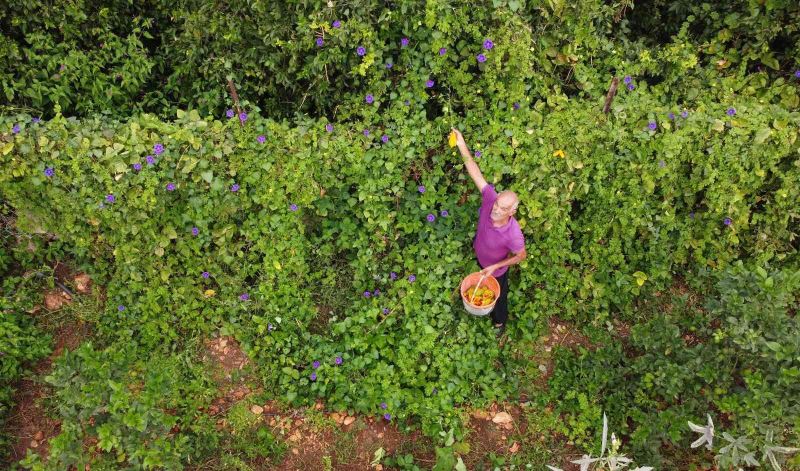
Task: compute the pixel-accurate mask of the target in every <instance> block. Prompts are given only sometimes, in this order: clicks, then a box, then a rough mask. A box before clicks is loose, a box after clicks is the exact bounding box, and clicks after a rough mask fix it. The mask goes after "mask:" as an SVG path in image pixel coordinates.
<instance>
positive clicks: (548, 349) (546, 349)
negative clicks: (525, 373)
mask: <svg viewBox="0 0 800 471" xmlns="http://www.w3.org/2000/svg"><path fill="white" fill-rule="evenodd" d="M552 349H553V347H544V351H545V352H549V351H550V350H552Z"/></svg>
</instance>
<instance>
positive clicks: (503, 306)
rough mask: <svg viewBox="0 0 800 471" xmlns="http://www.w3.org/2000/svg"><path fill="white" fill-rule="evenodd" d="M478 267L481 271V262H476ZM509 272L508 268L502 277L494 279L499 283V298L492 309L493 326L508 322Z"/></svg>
mask: <svg viewBox="0 0 800 471" xmlns="http://www.w3.org/2000/svg"><path fill="white" fill-rule="evenodd" d="M478 266H479V267H481V269H483V268H484V266H483V265H481V262H478ZM509 271H511V268H510V267H509V269H508V270H506V272H505V273H503V276H500V277H496V278H497V282H498V283H500V298H498V299H497V304H495V305H494V309H492V313H491V314H492V321H493V322H494V323H495V324H503V325H505V323H506V321H507V320H508V272H509Z"/></svg>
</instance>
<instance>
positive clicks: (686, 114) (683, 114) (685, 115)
mask: <svg viewBox="0 0 800 471" xmlns="http://www.w3.org/2000/svg"><path fill="white" fill-rule="evenodd" d="M688 116H689V112H688V111H686V110H683V111H681V118H687V117H688Z"/></svg>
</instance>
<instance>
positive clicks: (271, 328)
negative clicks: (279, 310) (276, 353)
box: [267, 324, 275, 332]
mask: <svg viewBox="0 0 800 471" xmlns="http://www.w3.org/2000/svg"><path fill="white" fill-rule="evenodd" d="M267 330H268V331H270V332H272V331H273V330H275V327H274V326H273V325H272V324H267Z"/></svg>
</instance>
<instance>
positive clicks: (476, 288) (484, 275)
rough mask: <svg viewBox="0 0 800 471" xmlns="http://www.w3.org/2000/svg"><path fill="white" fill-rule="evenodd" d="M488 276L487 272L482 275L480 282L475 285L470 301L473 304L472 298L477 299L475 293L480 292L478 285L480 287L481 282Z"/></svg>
mask: <svg viewBox="0 0 800 471" xmlns="http://www.w3.org/2000/svg"><path fill="white" fill-rule="evenodd" d="M484 278H486V273H484V274H483V275H482V276H481V279H480V280H478V284H477V285H475V290H474V291H473V292H472V298H471V299H470V300H469V303H470V304H472V300H473V299H475V293H477V292H478V287H480V285H481V283H483V279H484Z"/></svg>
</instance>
